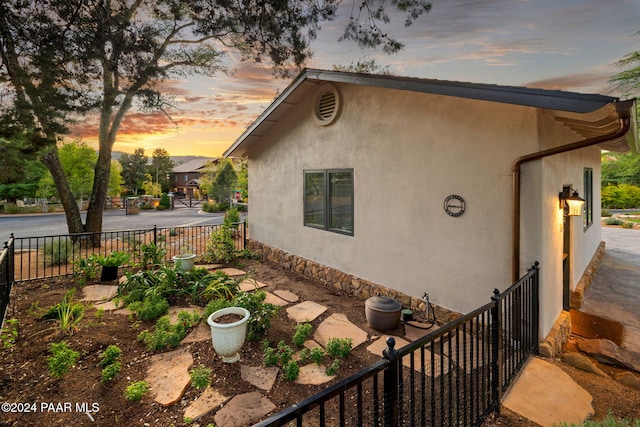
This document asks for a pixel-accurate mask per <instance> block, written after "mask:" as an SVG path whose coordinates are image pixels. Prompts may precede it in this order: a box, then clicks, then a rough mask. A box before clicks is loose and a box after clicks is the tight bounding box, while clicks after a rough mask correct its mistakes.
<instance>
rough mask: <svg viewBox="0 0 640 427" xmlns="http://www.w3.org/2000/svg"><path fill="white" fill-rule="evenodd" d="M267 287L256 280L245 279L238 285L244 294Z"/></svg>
mask: <svg viewBox="0 0 640 427" xmlns="http://www.w3.org/2000/svg"><path fill="white" fill-rule="evenodd" d="M265 286H267V285H266V284H265V283H262V282H258V281H257V280H255V279H244V280H243V281H242V282H240V283H239V285H238V287H239V288H240V290H241V291H242V292H251V291H255V290H256V289H260V288H264V287H265Z"/></svg>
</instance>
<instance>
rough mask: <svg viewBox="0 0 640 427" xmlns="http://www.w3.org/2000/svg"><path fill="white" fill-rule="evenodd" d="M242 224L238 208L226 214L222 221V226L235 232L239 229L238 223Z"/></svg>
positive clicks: (230, 209)
mask: <svg viewBox="0 0 640 427" xmlns="http://www.w3.org/2000/svg"><path fill="white" fill-rule="evenodd" d="M239 222H240V213H239V212H238V209H237V208H229V209H227V211H226V212H225V214H224V219H223V220H222V226H223V227H226V228H230V229H233V230H237V229H238V223H239Z"/></svg>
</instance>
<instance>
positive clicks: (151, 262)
mask: <svg viewBox="0 0 640 427" xmlns="http://www.w3.org/2000/svg"><path fill="white" fill-rule="evenodd" d="M140 251H141V253H140V254H138V253H137V252H135V255H136V256H137V258H138V260H139V266H140V267H142V268H144V269H145V270H146V269H149V268H152V267H155V266H158V265H161V264H162V263H163V262H164V257H165V255H166V254H167V248H166V247H164V246H159V245H156V244H155V243H153V242H151V243H148V244H145V245H142V246H141V247H140Z"/></svg>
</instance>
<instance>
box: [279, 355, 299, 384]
mask: <svg viewBox="0 0 640 427" xmlns="http://www.w3.org/2000/svg"><path fill="white" fill-rule="evenodd" d="M282 374H283V375H284V377H285V378H286V379H288V380H289V381H295V379H296V378H298V375H299V374H300V367H299V366H298V362H296V361H295V360H290V361H288V362H287V364H286V365H284V366H283V367H282Z"/></svg>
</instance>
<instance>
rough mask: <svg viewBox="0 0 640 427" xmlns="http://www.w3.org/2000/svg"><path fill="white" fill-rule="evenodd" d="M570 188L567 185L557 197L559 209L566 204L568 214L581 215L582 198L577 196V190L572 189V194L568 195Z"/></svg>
mask: <svg viewBox="0 0 640 427" xmlns="http://www.w3.org/2000/svg"><path fill="white" fill-rule="evenodd" d="M571 190H572V188H571V187H568V188H566V189H565V191H562V192H560V194H559V195H558V197H559V198H560V209H564V207H565V206H567V207H568V208H569V209H568V212H567V215H568V216H582V205H584V199H583V198H581V197H580V196H578V192H577V191H575V190H573V194H572V195H569V193H570V192H571Z"/></svg>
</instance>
